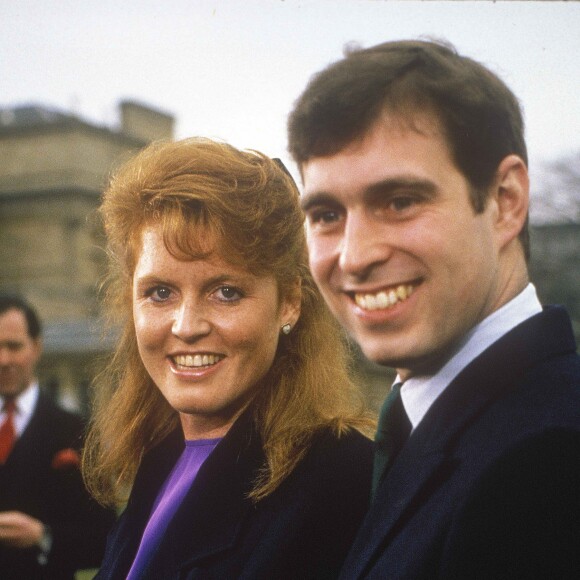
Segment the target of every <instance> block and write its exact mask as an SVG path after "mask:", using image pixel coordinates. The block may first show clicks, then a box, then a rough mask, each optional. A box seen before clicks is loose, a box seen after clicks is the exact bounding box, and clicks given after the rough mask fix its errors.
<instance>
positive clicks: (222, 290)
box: [215, 286, 242, 302]
mask: <svg viewBox="0 0 580 580" xmlns="http://www.w3.org/2000/svg"><path fill="white" fill-rule="evenodd" d="M215 295H216V297H217V299H218V300H221V301H222V302H235V301H236V300H240V298H242V293H241V292H240V290H239V289H238V288H235V287H234V286H220V287H219V288H218V289H217V290H216V291H215Z"/></svg>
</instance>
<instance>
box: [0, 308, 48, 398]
mask: <svg viewBox="0 0 580 580" xmlns="http://www.w3.org/2000/svg"><path fill="white" fill-rule="evenodd" d="M41 350H42V348H41V344H40V340H35V339H33V338H31V337H30V335H29V334H28V325H27V322H26V317H25V316H24V313H23V312H22V311H20V310H17V309H15V308H12V309H10V310H7V311H6V312H4V313H2V314H0V395H1V396H3V397H14V396H17V395H19V394H20V393H21V392H22V391H23V390H24V389H26V387H28V385H29V384H30V382H31V381H32V380H33V378H34V369H35V367H36V363H37V362H38V359H39V358H40V353H41Z"/></svg>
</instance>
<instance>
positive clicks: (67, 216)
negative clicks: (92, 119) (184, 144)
mask: <svg viewBox="0 0 580 580" xmlns="http://www.w3.org/2000/svg"><path fill="white" fill-rule="evenodd" d="M119 108H120V119H121V122H120V126H119V127H118V128H111V127H101V126H97V125H95V124H92V123H89V122H87V121H85V120H82V119H79V118H78V117H76V116H74V115H69V114H64V113H61V112H58V111H53V110H50V109H47V108H45V107H38V106H24V107H17V108H13V109H4V110H0V292H7V293H17V294H20V295H22V296H24V297H25V298H26V299H27V300H28V301H30V302H31V303H32V304H33V305H34V306H35V307H36V308H37V310H38V312H39V314H40V316H41V318H42V320H43V326H44V332H43V335H44V351H45V352H44V356H43V357H42V360H41V363H40V367H39V377H40V379H41V382H42V383H43V384H44V385H45V386H46V387H47V388H49V389H52V390H53V394H54V395H55V397H56V398H58V399H60V401H61V402H62V403H63V404H64V405H65V406H68V407H71V408H77V409H82V408H85V406H86V396H87V395H86V393H87V389H86V388H85V387H86V385H88V383H89V382H90V380H91V378H92V376H93V374H94V372H95V369H96V367H97V366H98V361H99V359H100V358H101V355H102V354H103V353H106V352H107V351H108V350H109V349H110V346H111V343H112V341H111V339H110V338H107V337H106V336H104V335H103V331H102V324H101V322H100V317H99V314H100V313H99V305H98V282H99V280H100V279H101V278H102V274H103V267H104V253H103V249H102V248H103V236H102V229H101V226H100V223H99V221H98V218H97V214H96V209H97V207H98V206H99V204H100V197H101V193H102V191H103V189H104V187H105V185H106V183H107V180H108V176H109V175H110V172H111V170H112V169H113V168H114V167H115V165H116V164H118V163H120V162H121V161H123V160H124V159H126V158H127V157H128V156H130V155H132V154H134V153H136V152H137V151H138V150H139V149H141V148H142V147H144V146H145V145H146V144H147V143H148V142H150V141H152V140H155V139H161V138H171V137H172V136H173V126H174V118H173V117H172V116H171V115H168V114H166V113H163V112H159V111H155V110H153V109H151V108H149V107H146V106H144V105H142V104H139V103H136V102H131V101H125V102H122V103H120V107H119Z"/></svg>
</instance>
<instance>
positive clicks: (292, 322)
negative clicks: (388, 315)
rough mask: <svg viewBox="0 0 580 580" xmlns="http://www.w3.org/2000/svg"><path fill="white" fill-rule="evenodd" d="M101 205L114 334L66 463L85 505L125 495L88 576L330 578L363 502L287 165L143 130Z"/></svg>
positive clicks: (353, 429)
mask: <svg viewBox="0 0 580 580" xmlns="http://www.w3.org/2000/svg"><path fill="white" fill-rule="evenodd" d="M101 212H102V217H103V220H104V225H105V229H106V234H107V239H108V250H109V255H110V276H109V280H108V285H107V293H108V300H109V303H110V307H111V311H110V312H111V315H112V318H113V320H114V321H115V322H117V323H118V322H122V324H123V325H124V331H123V334H122V338H121V339H120V342H119V344H118V348H117V350H116V353H115V355H114V357H113V359H112V361H111V363H110V365H109V367H108V369H107V371H106V372H105V374H104V375H103V376H101V377H100V379H99V380H98V381H97V398H96V409H95V415H94V420H93V423H92V426H91V429H90V433H89V436H88V442H87V447H86V451H85V455H84V458H83V466H84V473H85V479H86V481H87V483H88V485H89V487H90V489H91V490H92V492H93V493H94V495H95V496H96V497H97V498H98V499H99V500H100V501H101V502H104V503H106V504H118V503H119V502H123V501H124V498H125V494H126V492H127V490H128V489H130V490H131V491H130V496H129V500H128V504H127V507H126V509H125V511H124V513H123V514H122V516H121V517H120V520H119V522H118V524H117V525H116V526H115V528H114V530H113V531H112V533H111V534H110V537H109V540H108V545H107V550H106V555H105V558H104V561H103V565H102V568H101V570H100V573H99V576H98V577H99V578H101V579H105V578H106V579H116V578H118V579H121V578H122V579H125V578H129V579H135V578H150V579H156V580H157V579H159V578H164V579H169V578H210V577H211V578H248V579H250V578H252V579H272V578H277V579H281V578H296V579H298V578H300V579H302V580H304V579H308V578H312V579H315V578H316V579H324V578H335V577H336V576H337V574H338V571H339V569H340V567H341V564H342V561H343V559H344V557H345V555H346V553H347V551H348V549H349V546H350V544H351V542H352V540H353V538H354V535H355V533H356V530H357V528H358V526H359V524H360V522H361V520H362V518H363V517H364V514H365V512H366V509H367V507H368V501H369V494H370V481H371V471H372V444H371V442H370V440H369V439H367V438H366V437H364V436H363V435H362V434H361V433H360V432H359V430H358V429H363V430H364V429H366V428H368V427H369V425H370V423H369V419H368V417H367V416H366V415H365V413H364V411H363V405H362V403H361V397H360V394H359V393H358V390H357V389H356V388H355V386H354V385H353V383H352V382H351V379H350V378H349V372H348V365H349V353H348V352H347V351H346V350H345V344H344V337H343V335H342V332H341V331H340V328H339V327H338V325H336V324H335V323H334V321H333V319H332V316H331V315H330V314H329V312H328V311H327V309H326V306H325V304H324V301H323V300H322V298H321V296H320V294H319V293H318V291H317V290H316V286H315V285H314V283H313V281H312V278H311V276H310V273H309V270H308V266H307V253H306V243H305V236H304V230H303V220H304V218H303V214H302V212H301V210H300V207H299V197H298V191H297V189H296V186H295V184H294V182H293V181H292V179H291V177H290V176H289V175H288V174H287V172H286V171H285V170H284V168H283V167H282V166H281V164H279V163H277V162H275V161H274V160H272V159H269V158H267V157H266V156H264V155H262V154H260V153H258V152H252V151H239V150H237V149H235V148H234V147H231V146H229V145H227V144H224V143H218V142H214V141H211V140H207V139H202V138H195V139H188V140H184V141H178V142H175V143H171V142H170V143H159V144H154V145H152V146H150V147H149V148H147V149H146V150H144V151H143V152H142V153H140V154H139V155H138V156H136V157H135V158H134V159H133V160H130V161H129V162H128V163H127V164H126V165H125V166H124V167H123V168H121V169H120V170H119V171H118V172H117V173H116V175H115V176H114V177H113V179H112V181H111V184H110V186H109V188H108V189H107V191H106V192H105V195H104V201H103V204H102V207H101Z"/></svg>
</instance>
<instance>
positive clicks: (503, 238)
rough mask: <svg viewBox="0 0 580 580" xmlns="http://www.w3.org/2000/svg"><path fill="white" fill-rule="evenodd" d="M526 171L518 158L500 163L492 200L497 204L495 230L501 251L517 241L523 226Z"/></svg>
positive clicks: (527, 185)
mask: <svg viewBox="0 0 580 580" xmlns="http://www.w3.org/2000/svg"><path fill="white" fill-rule="evenodd" d="M529 196H530V180H529V176H528V169H527V167H526V164H525V163H524V161H523V159H522V158H521V157H519V156H518V155H508V156H507V157H505V158H504V159H503V160H502V162H501V163H500V164H499V166H498V168H497V171H496V179H495V181H494V192H493V197H494V198H495V201H496V204H497V216H496V219H495V229H496V232H497V234H498V242H499V245H500V247H501V248H503V247H505V246H506V245H508V244H509V243H510V242H511V241H512V240H513V239H515V238H517V237H518V235H519V233H520V231H521V230H522V228H523V227H524V224H525V223H526V218H527V216H528V208H529V201H530V200H529Z"/></svg>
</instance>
